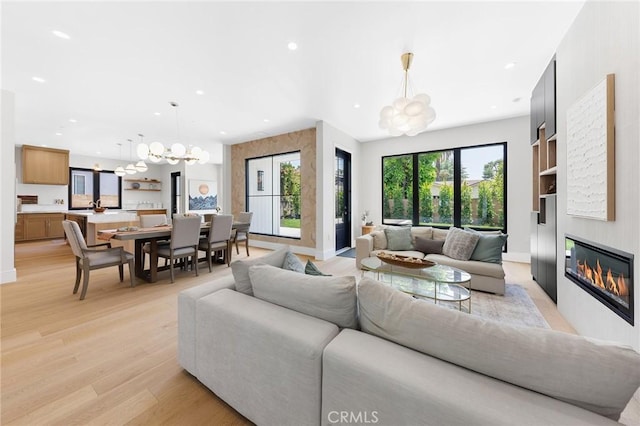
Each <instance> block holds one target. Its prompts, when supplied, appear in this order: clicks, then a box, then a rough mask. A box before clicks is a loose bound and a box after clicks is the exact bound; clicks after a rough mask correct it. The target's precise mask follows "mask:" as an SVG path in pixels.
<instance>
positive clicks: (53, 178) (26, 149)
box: [22, 145, 69, 185]
mask: <svg viewBox="0 0 640 426" xmlns="http://www.w3.org/2000/svg"><path fill="white" fill-rule="evenodd" d="M22 183H36V184H43V185H68V184H69V151H67V150H64V149H54V148H43V147H39V146H31V145H23V146H22Z"/></svg>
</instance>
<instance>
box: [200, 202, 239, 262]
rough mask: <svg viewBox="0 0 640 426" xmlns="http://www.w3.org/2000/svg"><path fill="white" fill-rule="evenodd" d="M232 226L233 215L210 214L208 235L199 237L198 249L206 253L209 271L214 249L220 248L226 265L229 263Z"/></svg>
mask: <svg viewBox="0 0 640 426" xmlns="http://www.w3.org/2000/svg"><path fill="white" fill-rule="evenodd" d="M232 226H233V215H231V214H218V215H212V216H211V227H210V228H209V235H207V236H206V237H205V238H200V244H199V245H198V249H199V250H202V251H205V252H206V253H207V261H208V263H209V272H211V262H212V260H211V257H212V255H213V253H214V252H215V251H218V250H222V251H223V252H224V258H225V259H226V261H227V266H229V264H230V263H231V227H232Z"/></svg>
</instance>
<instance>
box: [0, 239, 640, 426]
mask: <svg viewBox="0 0 640 426" xmlns="http://www.w3.org/2000/svg"><path fill="white" fill-rule="evenodd" d="M266 252H267V251H265V250H261V249H258V248H251V258H255V257H259V256H260V255H262V254H264V253H266ZM238 258H239V259H242V258H246V254H245V253H244V251H243V250H240V255H239V256H238V255H235V253H234V259H238ZM316 263H317V264H318V266H319V267H320V268H321V269H322V270H323V271H325V272H328V273H331V274H334V275H354V274H357V276H359V272H358V271H357V270H356V268H355V263H354V260H353V259H350V258H344V257H336V258H334V259H331V260H329V261H326V262H320V261H318V262H316ZM201 266H202V267H201V268H200V276H199V277H195V276H194V275H193V272H192V271H186V272H185V271H181V272H178V273H177V276H176V282H175V283H174V284H170V283H169V275H168V272H164V273H161V275H160V280H159V281H158V282H157V283H154V284H149V283H146V282H141V281H138V285H137V287H135V288H133V289H132V288H129V287H128V284H127V281H128V279H127V278H128V276H127V275H126V274H127V272H128V271H125V281H124V282H123V283H120V282H119V280H118V273H117V268H115V267H114V268H107V269H102V270H96V271H92V272H91V281H90V285H89V290H88V292H87V297H86V299H85V300H84V301H79V300H78V295H73V294H72V293H71V292H72V289H73V284H74V279H75V267H74V258H73V255H72V254H71V250H70V248H69V247H68V246H67V245H66V244H65V243H64V241H63V240H52V241H45V242H35V243H21V244H17V245H16V268H17V270H18V281H17V282H16V283H11V284H5V285H2V286H0V300H1V309H2V312H1V321H2V324H1V354H2V357H1V370H0V372H1V377H0V380H1V386H2V388H1V394H2V396H1V405H0V411H1V419H0V420H1V421H0V423H2V424H3V425H11V424H16V425H40V424H60V425H72V424H82V425H84V424H131V425H135V424H153V425H155V424H175V425H187V424H188V425H196V424H197V425H201V424H202V425H204V424H211V425H214V424H215V425H221V424H226V425H243V424H251V423H250V422H249V421H247V420H246V419H244V418H243V417H242V416H241V415H239V414H238V413H237V412H236V411H234V410H233V409H232V408H231V407H229V406H228V405H227V404H225V403H224V402H223V401H221V400H220V399H219V398H217V397H216V396H215V395H214V394H213V393H212V392H210V391H209V390H208V389H207V388H205V387H204V386H203V385H201V384H200V383H199V382H198V381H197V380H196V379H195V378H193V377H192V376H191V375H189V374H188V373H186V372H185V371H184V370H183V369H182V368H181V367H180V366H179V365H178V363H177V360H176V342H177V319H176V315H177V294H178V292H180V291H181V290H183V289H186V288H190V287H193V286H196V285H198V284H201V283H204V282H207V281H209V280H211V279H215V278H219V277H221V276H224V275H227V274H230V273H231V269H230V268H228V267H227V266H226V265H215V266H214V271H213V273H209V272H208V268H207V267H206V266H205V264H204V263H203V264H201ZM125 269H126V268H125ZM505 270H506V272H507V275H508V278H509V279H508V281H509V282H516V283H519V284H522V285H523V286H524V287H525V288H526V289H527V291H528V292H529V294H530V296H531V298H532V299H533V301H534V302H535V303H536V305H537V306H538V308H539V309H540V311H541V312H542V314H543V316H544V317H545V319H546V320H547V322H548V323H549V325H550V326H551V327H552V328H554V329H557V330H562V331H568V332H574V330H573V329H572V328H571V326H570V325H569V324H568V323H567V322H566V321H565V320H564V319H563V318H562V316H561V315H560V314H559V313H558V311H557V309H556V308H555V305H554V304H553V302H551V300H550V299H549V298H548V297H547V296H546V294H544V292H542V290H541V289H540V288H539V287H538V286H537V285H536V284H535V283H534V282H533V281H532V280H531V278H530V275H529V272H528V265H523V264H517V263H505ZM630 405H631V404H630ZM636 405H637V404H636ZM636 409H637V407H636ZM627 411H629V408H628V410H627ZM631 415H632V416H633V415H634V413H633V412H631ZM626 423H627V424H633V422H626Z"/></svg>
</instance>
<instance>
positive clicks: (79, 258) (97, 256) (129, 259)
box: [62, 220, 136, 300]
mask: <svg viewBox="0 0 640 426" xmlns="http://www.w3.org/2000/svg"><path fill="white" fill-rule="evenodd" d="M62 227H63V228H64V233H65V235H66V236H67V241H68V242H69V245H70V246H71V250H72V251H73V254H74V255H75V257H76V284H75V286H74V287H73V294H76V293H78V287H79V286H80V277H81V276H82V275H83V274H84V276H83V279H82V292H81V293H80V300H84V297H85V296H86V294H87V287H88V286H89V271H91V270H93V269H101V268H107V267H109V266H117V267H118V269H119V271H120V282H122V281H123V280H124V268H123V265H124V264H129V279H130V280H131V287H135V286H136V284H135V281H134V279H133V255H132V254H131V253H129V252H126V251H125V250H124V249H123V248H122V247H111V243H108V242H107V243H102V244H95V245H90V246H88V245H87V243H86V242H85V240H84V237H83V236H82V231H81V230H80V226H79V225H78V223H77V222H75V221H73V220H64V221H62ZM102 246H104V248H102V249H100V248H96V247H102Z"/></svg>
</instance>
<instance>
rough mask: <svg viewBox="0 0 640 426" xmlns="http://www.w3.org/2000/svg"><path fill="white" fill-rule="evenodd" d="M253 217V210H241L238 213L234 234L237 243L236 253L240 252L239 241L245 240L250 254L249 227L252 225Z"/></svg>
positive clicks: (234, 240)
mask: <svg viewBox="0 0 640 426" xmlns="http://www.w3.org/2000/svg"><path fill="white" fill-rule="evenodd" d="M252 218H253V212H241V213H240V214H239V215H238V221H237V223H236V226H235V233H234V235H233V243H234V244H235V245H236V254H240V249H239V248H238V241H244V242H245V243H244V244H245V248H246V250H247V256H249V228H250V227H251V219H252Z"/></svg>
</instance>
